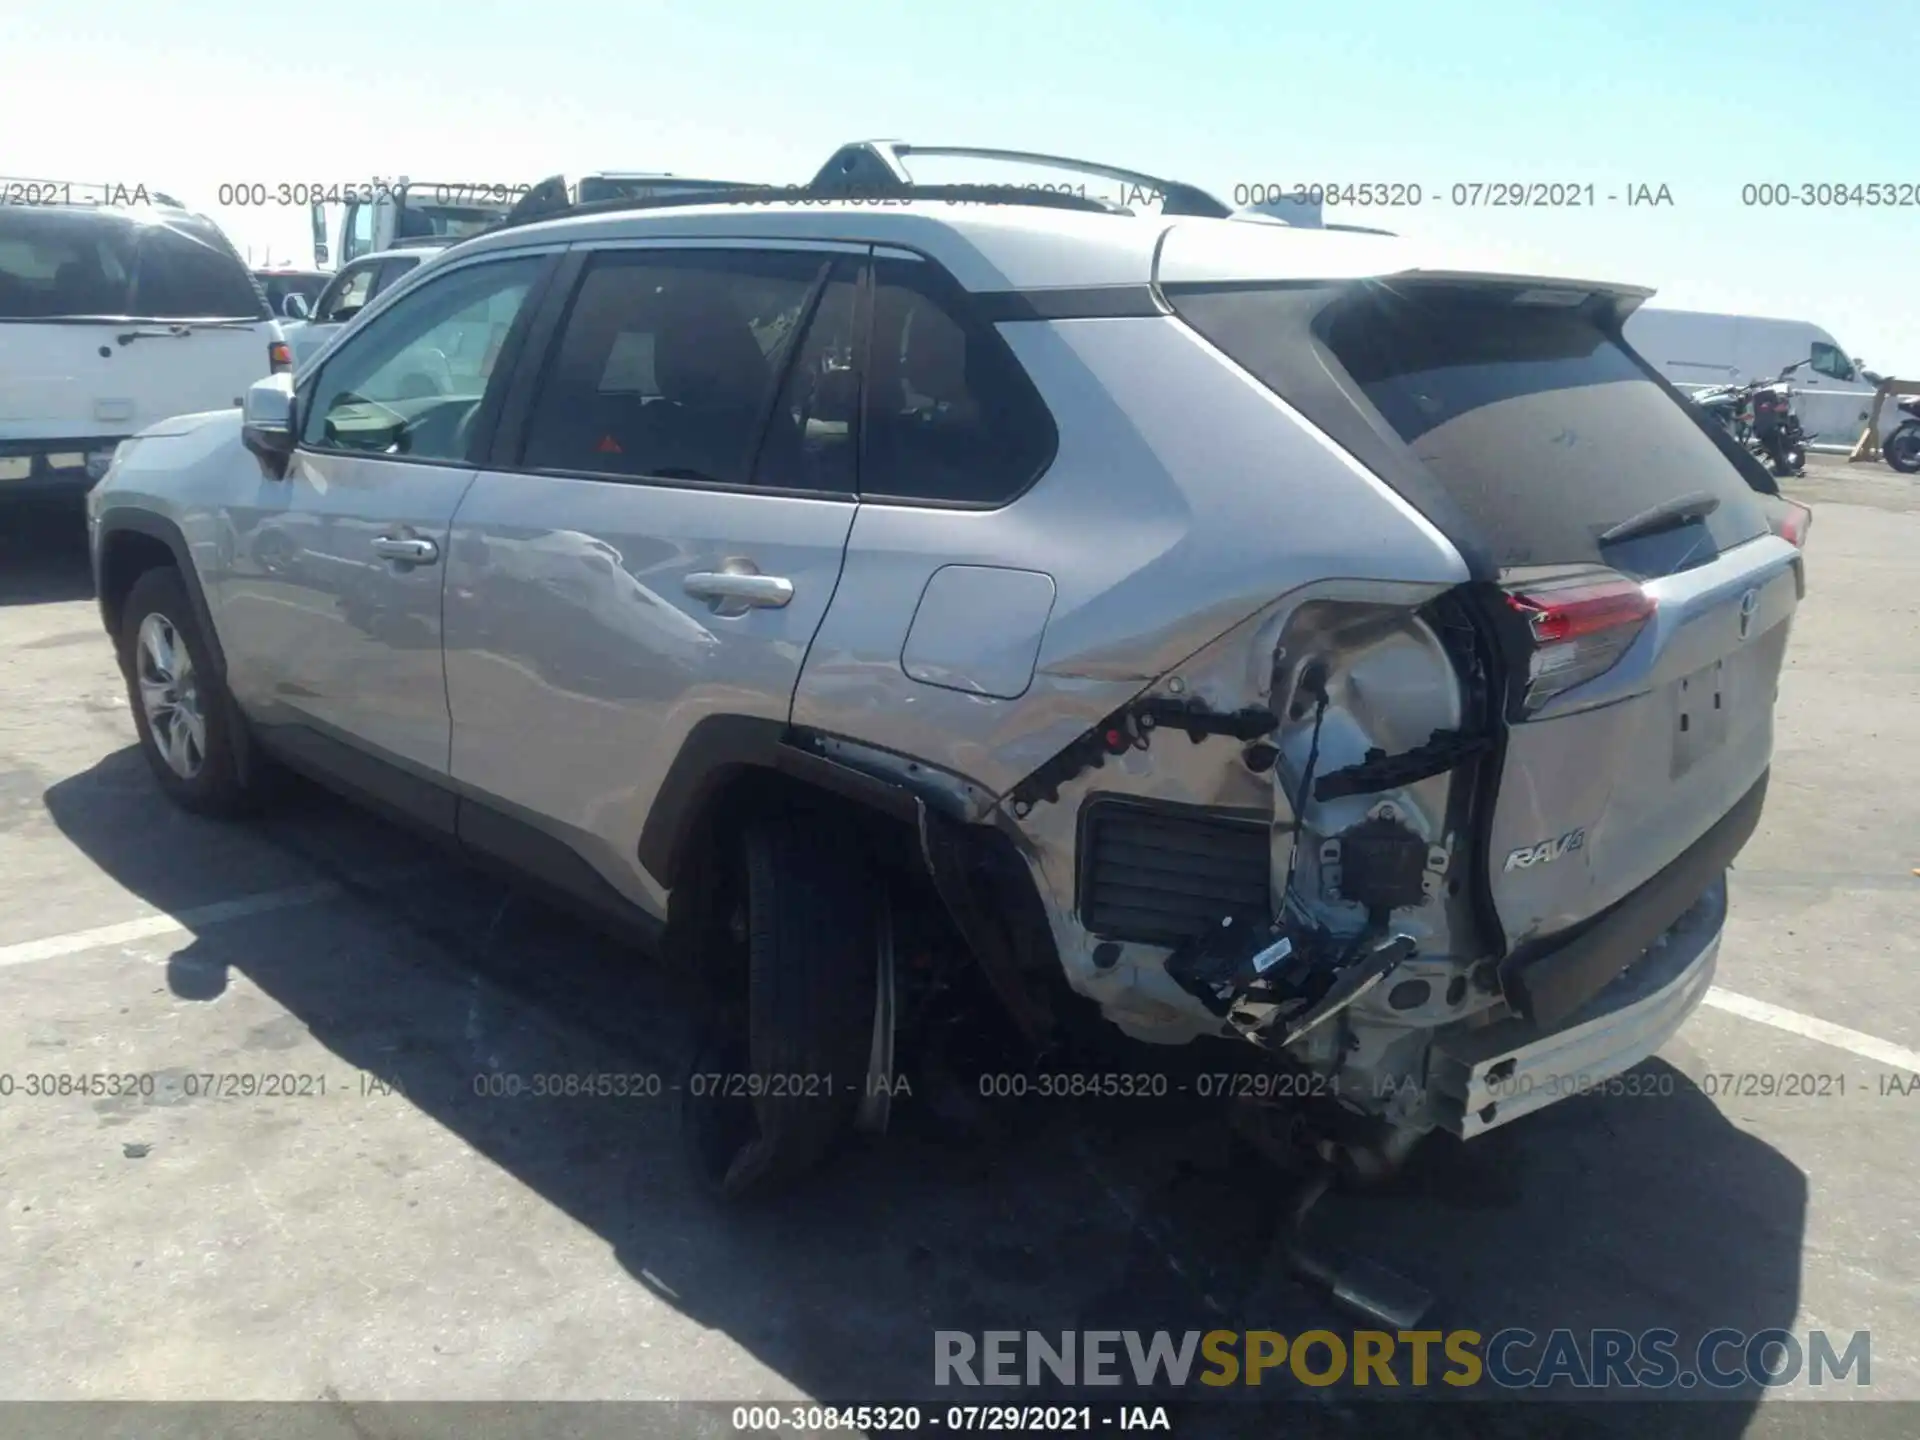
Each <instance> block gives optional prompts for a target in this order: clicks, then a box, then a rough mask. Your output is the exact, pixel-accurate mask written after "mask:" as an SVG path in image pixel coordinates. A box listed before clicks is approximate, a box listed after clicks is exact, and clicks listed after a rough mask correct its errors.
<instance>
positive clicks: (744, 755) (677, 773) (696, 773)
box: [639, 715, 787, 890]
mask: <svg viewBox="0 0 1920 1440" xmlns="http://www.w3.org/2000/svg"><path fill="white" fill-rule="evenodd" d="M786 734H787V723H786V721H784V720H771V719H766V718H764V717H762V716H758V715H709V716H707V717H706V718H705V719H703V720H699V721H697V722H695V724H694V726H693V728H692V729H691V730H689V731H688V732H687V738H686V739H685V740H683V741H682V742H681V744H680V752H679V754H677V755H675V756H674V757H673V763H672V764H671V765H670V766H668V767H667V773H666V775H665V776H664V777H663V778H662V779H661V781H660V788H659V790H658V791H657V792H655V794H654V797H653V804H652V805H651V806H649V807H648V810H647V819H646V823H645V824H644V825H643V826H642V827H641V830H640V844H639V857H640V863H641V864H642V865H643V866H645V867H646V871H647V873H648V874H649V875H651V876H653V878H654V880H655V881H656V882H658V884H659V885H660V887H661V888H662V889H663V890H671V889H673V885H674V880H675V878H676V877H677V875H678V873H679V870H680V865H681V862H682V861H683V860H684V859H685V858H686V846H687V840H688V837H689V836H690V835H691V834H692V832H693V827H694V822H695V821H696V820H697V819H699V817H700V812H701V811H702V810H703V809H705V808H706V803H707V801H708V800H709V799H711V798H712V797H713V794H714V792H716V791H717V790H719V789H720V787H721V786H722V785H724V784H725V783H726V782H727V781H728V780H730V779H732V778H733V776H734V775H736V774H738V773H739V772H740V771H741V770H743V769H749V768H755V767H757V768H760V769H765V770H772V769H776V768H778V766H779V757H780V750H781V742H782V741H783V740H784V739H785V738H786Z"/></svg>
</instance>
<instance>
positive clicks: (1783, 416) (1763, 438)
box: [1693, 360, 1814, 477]
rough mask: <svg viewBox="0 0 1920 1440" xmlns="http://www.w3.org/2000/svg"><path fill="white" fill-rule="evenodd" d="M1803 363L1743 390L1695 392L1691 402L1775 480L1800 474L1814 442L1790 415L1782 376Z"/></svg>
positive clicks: (1789, 394) (1790, 401)
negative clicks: (1766, 467) (1760, 462)
mask: <svg viewBox="0 0 1920 1440" xmlns="http://www.w3.org/2000/svg"><path fill="white" fill-rule="evenodd" d="M1807 363H1808V362H1807V361H1805V360H1796V361H1794V362H1793V364H1791V365H1789V366H1787V367H1786V368H1785V369H1783V370H1782V371H1781V372H1780V373H1779V374H1778V375H1776V376H1774V377H1773V378H1772V379H1771V380H1750V381H1748V382H1746V383H1745V384H1743V385H1715V386H1712V387H1711V388H1709V389H1706V390H1701V391H1698V392H1696V393H1695V395H1694V397H1693V400H1694V403H1695V404H1696V405H1698V406H1699V407H1700V408H1701V409H1702V410H1705V411H1706V412H1707V414H1709V415H1711V416H1712V417H1713V418H1714V419H1715V420H1717V421H1718V422H1719V423H1720V424H1721V425H1722V426H1723V427H1724V428H1725V429H1726V431H1727V433H1728V434H1729V435H1731V436H1732V437H1733V439H1734V441H1735V443H1737V444H1739V445H1741V446H1744V447H1745V448H1746V449H1748V450H1750V451H1752V452H1753V453H1754V454H1755V455H1757V456H1759V457H1760V458H1761V459H1763V460H1765V461H1766V462H1767V463H1768V465H1769V467H1770V468H1771V469H1772V471H1773V473H1774V474H1775V475H1776V476H1780V477H1785V476H1792V475H1802V474H1805V473H1806V467H1807V442H1808V441H1809V440H1811V439H1813V438H1814V437H1813V436H1812V435H1809V434H1808V433H1807V432H1806V431H1805V430H1804V429H1802V428H1801V425H1800V417H1799V416H1798V415H1796V414H1794V413H1793V387H1792V385H1791V384H1789V383H1788V380H1787V377H1788V376H1789V375H1791V374H1792V373H1793V372H1794V371H1795V370H1798V369H1799V368H1800V367H1801V366H1802V365H1805V364H1807Z"/></svg>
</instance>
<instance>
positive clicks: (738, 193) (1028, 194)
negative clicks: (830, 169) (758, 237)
mask: <svg viewBox="0 0 1920 1440" xmlns="http://www.w3.org/2000/svg"><path fill="white" fill-rule="evenodd" d="M558 178H559V177H558V176H555V177H554V179H556V180H557V179H558ZM550 183H551V182H550V181H544V180H543V181H542V182H541V183H540V184H539V185H536V186H535V187H534V188H533V190H532V191H531V192H529V193H528V195H527V196H526V197H525V198H523V199H522V200H520V201H519V202H518V203H517V204H515V205H514V207H513V209H512V210H511V211H510V212H509V213H508V214H507V217H506V218H505V219H504V220H501V221H500V222H499V223H498V224H495V225H491V226H489V227H488V228H487V230H486V231H484V232H482V233H485V234H492V233H494V232H495V231H499V230H506V229H511V228H513V227H515V226H520V225H531V224H534V223H536V222H537V221H541V220H557V219H560V218H562V217H569V218H571V217H574V216H582V215H616V214H620V213H622V212H624V211H628V210H671V209H678V208H685V207H687V206H692V205H767V206H773V205H829V204H834V203H836V202H838V203H847V202H853V203H858V202H859V201H861V200H865V199H878V198H885V199H887V200H894V201H900V202H903V203H904V202H906V201H911V200H928V201H932V200H943V201H946V202H947V203H948V204H951V205H962V204H971V205H1032V206H1039V207H1041V208H1044V209H1049V210H1082V211H1093V212H1095V213H1099V214H1115V213H1121V214H1124V213H1127V212H1126V211H1125V209H1124V207H1122V206H1119V205H1116V204H1114V203H1113V202H1112V201H1110V200H1099V199H1095V198H1093V197H1091V196H1087V195H1069V194H1066V193H1064V192H1062V191H1057V190H1054V191H1049V190H1022V189H1014V188H1010V187H1007V186H1004V185H911V184H909V185H899V186H892V187H889V188H888V189H887V190H886V191H885V192H884V197H882V196H881V195H879V194H876V193H875V192H872V191H869V190H867V189H866V188H864V187H860V186H849V185H833V186H828V187H825V188H821V187H817V186H813V185H738V184H731V185H730V184H728V183H726V182H724V181H715V182H712V184H713V188H712V189H707V190H698V191H692V192H688V193H683V194H679V195H641V196H618V197H615V198H613V199H609V200H589V201H583V202H581V203H578V204H570V203H566V201H565V199H564V192H561V194H560V195H557V196H556V195H553V194H551V193H549V194H547V195H545V196H542V194H541V192H542V191H543V190H544V189H545V187H546V186H547V185H548V184H550ZM696 183H701V184H704V183H707V182H696ZM536 197H539V198H536ZM466 238H471V237H466Z"/></svg>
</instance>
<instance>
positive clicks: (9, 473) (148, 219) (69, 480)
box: [0, 179, 292, 506]
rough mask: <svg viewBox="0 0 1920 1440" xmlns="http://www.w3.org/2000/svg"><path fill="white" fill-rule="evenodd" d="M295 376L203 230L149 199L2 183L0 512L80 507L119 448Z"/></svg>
mask: <svg viewBox="0 0 1920 1440" xmlns="http://www.w3.org/2000/svg"><path fill="white" fill-rule="evenodd" d="M291 368H292V357H291V355H290V353H289V351H288V349H287V347H286V345H285V343H284V337H283V335H282V332H281V329H280V326H279V324H278V322H277V321H276V320H275V318H274V316H273V314H272V312H271V311H270V310H269V308H268V306H267V298H266V295H265V293H264V292H263V291H262V290H261V288H260V286H259V284H258V282H257V281H256V280H255V279H254V277H253V275H252V273H251V272H249V271H248V269H247V266H246V262H245V261H244V260H242V259H241V258H240V255H239V252H238V251H236V250H235V249H234V247H233V245H232V243H231V242H230V241H229V240H228V239H227V237H226V236H225V235H224V234H223V233H222V232H221V230H220V228H219V226H217V225H215V224H214V223H213V221H211V220H209V219H207V218H206V217H205V216H204V215H196V214H193V213H191V212H189V211H187V210H185V209H183V208H181V207H180V206H179V204H178V203H177V202H175V201H174V200H173V199H172V198H171V197H169V196H166V195H163V194H160V193H159V192H157V191H152V192H150V191H148V190H146V189H145V188H144V187H130V186H94V185H82V184H80V183H79V182H70V181H64V180H60V181H12V180H5V179H0V506H4V505H6V504H7V503H8V502H10V501H11V500H13V499H14V498H16V497H20V496H25V495H27V494H30V493H35V492H39V493H60V492H71V493H74V494H79V493H83V492H85V491H86V490H87V489H88V487H90V486H91V485H92V484H93V483H94V481H96V480H98V479H99V478H100V477H101V476H102V475H103V474H105V473H106V469H107V466H108V464H109V463H111V461H112V458H113V452H114V448H115V447H116V446H117V445H118V444H119V443H120V442H121V441H122V440H125V439H127V438H128V437H129V436H132V435H134V434H137V433H138V432H139V431H141V430H143V429H145V428H146V427H147V426H149V425H152V424H154V423H156V422H158V421H163V420H167V419H170V418H172V417H173V416H176V415H187V414H195V413H198V412H200V411H204V410H218V409H222V408H225V407H227V406H237V405H239V404H240V397H241V396H242V395H244V394H245V393H246V390H247V387H248V386H250V385H251V384H252V383H253V382H254V381H255V380H258V379H260V378H261V377H262V376H264V375H267V374H268V373H270V372H275V371H284V370H289V369H291Z"/></svg>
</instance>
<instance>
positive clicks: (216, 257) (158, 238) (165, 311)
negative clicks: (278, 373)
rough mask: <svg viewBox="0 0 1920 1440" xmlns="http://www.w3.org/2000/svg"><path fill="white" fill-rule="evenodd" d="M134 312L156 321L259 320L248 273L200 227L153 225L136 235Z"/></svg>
mask: <svg viewBox="0 0 1920 1440" xmlns="http://www.w3.org/2000/svg"><path fill="white" fill-rule="evenodd" d="M134 304H135V306H136V307H137V308H136V311H135V313H136V314H139V315H142V316H148V317H151V318H153V319H156V320H202V319H214V320H264V319H266V318H267V315H266V308H265V305H264V303H263V299H262V295H261V292H260V290H259V288H258V285H257V282H256V281H255V280H254V278H253V275H252V272H250V271H249V270H248V269H247V267H246V266H245V265H243V264H242V263H241V262H240V258H239V257H238V256H237V255H235V254H234V253H233V252H232V251H231V250H229V249H228V248H227V247H226V246H225V245H224V244H222V243H220V241H219V239H218V237H217V235H215V234H209V233H206V231H205V230H204V229H203V228H202V227H198V226H194V227H189V226H185V225H181V226H172V225H156V226H153V227H151V228H149V229H148V230H147V231H146V233H145V234H144V235H143V236H142V237H141V239H140V253H139V260H138V274H137V277H136V281H135V285H134Z"/></svg>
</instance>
